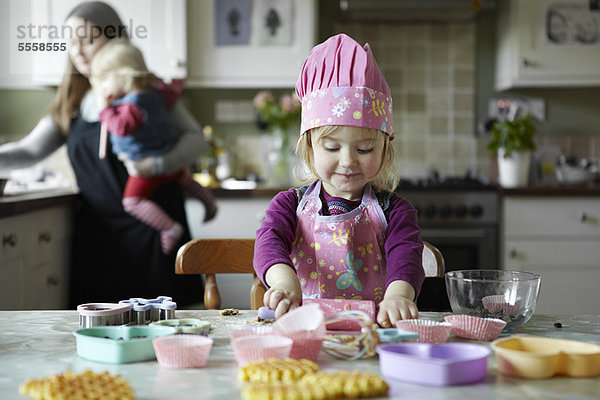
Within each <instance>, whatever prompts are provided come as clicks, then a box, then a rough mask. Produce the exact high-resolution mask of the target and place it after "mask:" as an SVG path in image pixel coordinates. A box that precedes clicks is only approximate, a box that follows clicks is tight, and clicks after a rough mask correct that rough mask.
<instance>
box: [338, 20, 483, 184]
mask: <svg viewBox="0 0 600 400" xmlns="http://www.w3.org/2000/svg"><path fill="white" fill-rule="evenodd" d="M336 31H337V32H345V33H347V34H349V35H350V36H352V37H354V38H355V39H356V40H357V41H359V42H360V43H365V42H368V43H369V44H370V46H371V49H372V50H373V53H374V55H375V58H376V59H377V62H378V64H379V67H380V68H381V70H382V71H383V73H384V75H385V77H386V79H387V81H388V84H389V86H390V89H391V91H392V96H393V100H394V130H395V132H396V137H397V149H398V151H397V160H398V168H399V169H400V172H401V175H402V176H413V177H414V176H423V175H425V174H427V170H428V169H429V168H435V169H437V170H438V171H439V172H440V173H441V174H443V175H463V174H465V173H466V172H467V171H469V170H475V169H476V170H478V171H479V172H480V173H481V174H483V175H489V172H490V168H489V164H490V159H489V156H488V154H487V151H486V149H485V141H486V140H482V139H478V138H477V136H476V133H475V126H476V115H475V31H476V27H475V23H474V22H464V23H435V24H434V23H423V24H380V23H378V24H338V25H337V26H336Z"/></svg>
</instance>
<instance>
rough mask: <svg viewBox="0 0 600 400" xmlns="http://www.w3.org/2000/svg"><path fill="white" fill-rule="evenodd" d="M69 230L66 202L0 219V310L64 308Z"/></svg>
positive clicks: (70, 217) (66, 286)
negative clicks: (0, 241)
mask: <svg viewBox="0 0 600 400" xmlns="http://www.w3.org/2000/svg"><path fill="white" fill-rule="evenodd" d="M71 232H72V216H71V211H70V209H69V206H67V205H64V206H55V207H49V208H46V209H42V210H38V211H33V212H29V213H25V214H20V215H17V216H14V217H8V218H3V219H2V220H0V236H1V239H2V243H1V247H0V309H64V308H65V307H67V301H68V299H67V296H68V289H69V288H68V283H69V255H70V240H71Z"/></svg>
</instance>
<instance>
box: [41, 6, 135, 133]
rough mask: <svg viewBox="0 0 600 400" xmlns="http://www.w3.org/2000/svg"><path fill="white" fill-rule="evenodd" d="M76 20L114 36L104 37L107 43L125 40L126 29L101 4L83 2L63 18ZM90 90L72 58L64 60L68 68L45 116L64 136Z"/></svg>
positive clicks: (88, 83)
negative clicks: (115, 39) (118, 39)
mask: <svg viewBox="0 0 600 400" xmlns="http://www.w3.org/2000/svg"><path fill="white" fill-rule="evenodd" d="M71 17H78V18H81V19H83V20H84V21H87V22H89V23H91V24H92V25H93V26H95V27H97V28H98V29H99V30H100V31H101V32H107V31H108V30H111V32H115V35H111V36H110V37H109V36H104V37H105V38H106V39H108V40H109V42H110V40H114V39H113V38H114V37H115V36H116V37H117V38H123V39H128V34H127V29H126V27H125V26H124V25H123V23H122V22H121V18H120V17H119V15H118V14H117V12H116V11H115V10H114V8H112V7H111V6H109V5H108V4H106V3H104V2H102V1H85V2H82V3H79V4H78V5H76V6H75V7H74V8H73V9H72V10H71V12H70V13H69V15H67V17H66V18H65V20H68V19H69V18H71ZM89 88H90V82H89V80H88V78H87V77H86V76H85V75H83V74H81V73H80V72H79V71H77V68H75V66H74V65H73V62H72V61H71V57H67V67H66V69H65V73H64V74H63V77H62V80H61V82H60V85H59V86H58V88H57V90H56V96H55V97H54V100H53V101H52V104H50V107H48V114H50V116H52V119H53V121H54V123H55V124H56V126H57V127H58V129H59V130H60V131H61V133H62V134H63V135H65V136H66V135H68V133H69V128H70V126H71V120H72V119H73V118H74V117H76V116H77V115H78V114H79V106H80V105H81V100H82V99H83V97H84V96H85V94H86V93H87V91H88V90H89Z"/></svg>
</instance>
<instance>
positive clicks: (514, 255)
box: [508, 249, 518, 259]
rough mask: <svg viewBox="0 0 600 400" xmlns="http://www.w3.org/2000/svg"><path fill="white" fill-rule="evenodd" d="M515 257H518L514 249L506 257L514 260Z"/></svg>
mask: <svg viewBox="0 0 600 400" xmlns="http://www.w3.org/2000/svg"><path fill="white" fill-rule="evenodd" d="M517 255H518V253H517V250H516V249H512V250H511V251H510V253H508V256H509V257H510V258H513V259H514V258H517Z"/></svg>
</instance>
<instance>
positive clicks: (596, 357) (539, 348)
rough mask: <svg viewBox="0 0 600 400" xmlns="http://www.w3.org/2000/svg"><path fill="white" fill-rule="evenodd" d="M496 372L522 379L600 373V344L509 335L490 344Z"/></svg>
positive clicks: (596, 374)
mask: <svg viewBox="0 0 600 400" xmlns="http://www.w3.org/2000/svg"><path fill="white" fill-rule="evenodd" d="M491 346H492V349H493V350H494V351H495V353H496V360H497V363H498V371H499V372H500V373H502V374H505V375H513V376H519V377H522V378H549V377H552V376H554V375H566V376H571V377H581V378H583V377H595V376H598V375H599V374H600V345H597V344H593V343H587V342H581V341H578V340H567V339H555V338H547V337H539V336H511V337H508V338H503V339H497V340H495V341H493V342H492V345H491Z"/></svg>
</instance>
